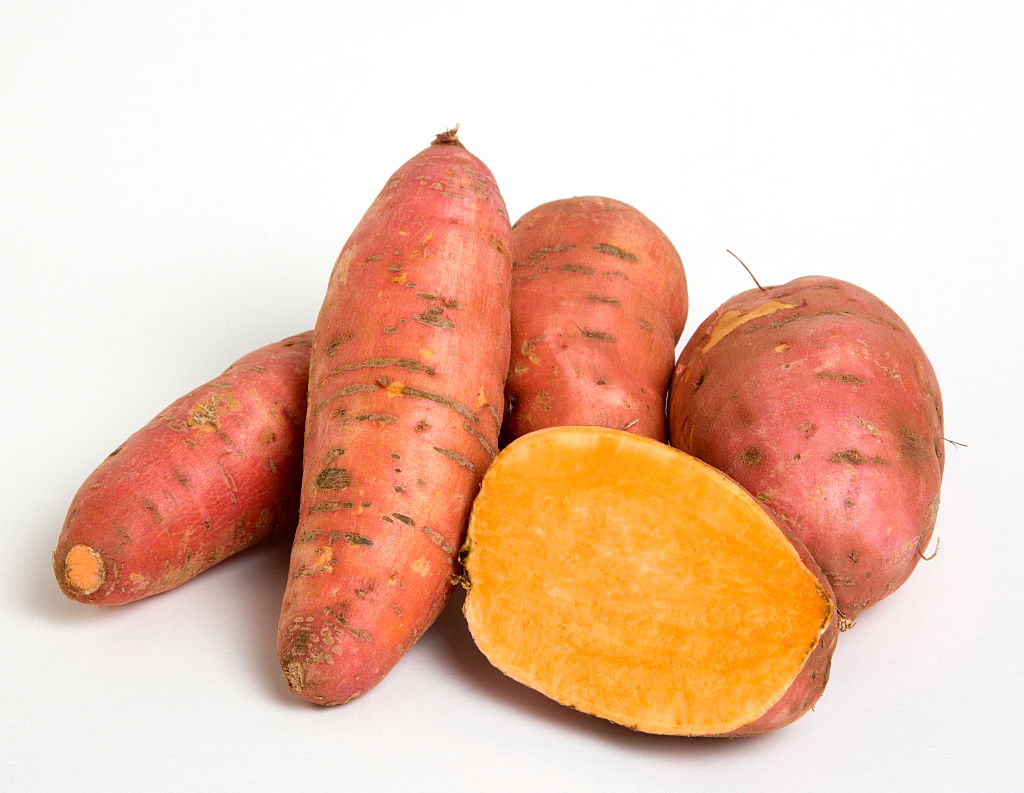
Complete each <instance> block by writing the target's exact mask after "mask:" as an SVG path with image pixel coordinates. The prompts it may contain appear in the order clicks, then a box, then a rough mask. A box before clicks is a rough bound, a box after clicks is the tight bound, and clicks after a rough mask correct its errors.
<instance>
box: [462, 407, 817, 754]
mask: <svg viewBox="0 0 1024 793" xmlns="http://www.w3.org/2000/svg"><path fill="white" fill-rule="evenodd" d="M463 559H464V564H465V569H466V575H467V577H468V579H469V592H468V594H467V596H466V603H465V615H466V619H467V621H468V623H469V628H470V631H471V632H472V634H473V638H474V640H475V641H476V643H477V645H478V647H479V648H480V650H481V651H482V652H483V653H484V655H486V656H487V658H488V659H489V660H490V661H491V663H492V664H494V665H495V666H496V667H498V669H500V670H501V671H503V672H504V673H505V674H507V675H509V676H510V677H512V678H514V679H515V680H518V681H519V682H521V683H524V684H526V685H528V686H530V687H531V688H534V689H536V690H537V691H540V692H541V693H543V694H546V695H547V696H549V697H551V698H552V699H555V700H557V701H558V702H561V703H563V704H565V705H570V706H572V707H574V708H576V709H578V710H581V711H585V712H587V713H592V714H594V715H597V716H602V717H604V718H606V719H609V720H611V721H614V722H617V723H619V724H623V725H626V726H628V727H631V728H633V729H636V730H641V731H644V732H653V733H665V734H672V735H752V734H756V733H762V732H767V731H769V730H773V729H776V728H779V727H782V726H784V725H786V724H788V723H790V722H791V721H793V720H794V719H796V718H798V717H799V716H800V715H802V714H803V713H804V712H806V711H807V709H808V708H810V707H811V705H813V704H814V702H815V701H816V700H817V699H818V697H819V696H820V695H821V692H822V690H823V689H824V687H825V683H826V681H827V679H828V670H829V664H830V660H831V656H832V650H833V648H834V646H835V640H836V616H835V614H836V609H835V603H834V600H833V596H832V592H831V589H830V587H829V585H828V583H827V582H826V581H825V579H824V577H823V576H822V575H821V572H820V571H819V570H818V567H817V565H815V563H814V562H813V560H812V559H811V558H810V556H809V555H808V554H807V552H806V551H805V550H804V549H803V548H802V546H800V545H799V543H798V542H797V543H794V542H792V541H791V540H790V539H789V538H788V537H787V534H786V533H785V532H784V531H783V530H782V528H781V527H780V526H779V524H777V523H776V521H775V520H774V518H773V517H772V516H771V515H770V514H769V513H767V512H766V511H765V510H764V509H763V508H762V507H761V506H760V505H759V504H758V503H757V502H756V501H755V500H754V499H753V498H752V497H751V496H750V495H749V494H748V493H746V492H745V491H744V490H743V489H742V488H741V487H740V486H739V485H737V484H736V483H735V482H733V481H732V480H730V479H729V478H728V477H726V476H724V475H723V474H721V473H720V472H719V471H716V470H714V469H713V468H711V467H710V466H708V465H706V464H704V463H702V462H700V461H699V460H697V459H695V458H693V457H690V456H689V455H686V454H683V453H682V452H679V451H677V450H675V449H673V448H671V447H670V446H666V445H664V444H662V443H658V442H656V441H652V440H649V439H647V438H641V437H637V436H635V435H631V434H629V433H626V432H620V431H617V430H609V429H605V428H599V427H560V428H554V429H546V430H539V431H537V432H534V433H531V434H529V435H525V436H523V437H522V438H520V439H519V440H517V441H515V442H513V443H512V444H510V445H509V446H507V447H506V448H505V449H504V450H503V451H502V452H501V454H500V455H499V456H498V458H497V459H496V460H495V462H494V464H493V465H492V466H491V468H490V470H489V471H488V473H487V475H486V476H485V477H484V481H483V485H482V487H481V490H480V495H479V496H478V498H477V500H476V503H475V505H474V507H473V514H472V517H471V519H470V526H469V536H468V539H467V541H466V546H465V547H464V549H463Z"/></svg>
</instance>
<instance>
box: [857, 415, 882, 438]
mask: <svg viewBox="0 0 1024 793" xmlns="http://www.w3.org/2000/svg"><path fill="white" fill-rule="evenodd" d="M854 421H856V422H857V423H858V424H860V425H861V426H862V427H863V428H864V429H866V430H867V431H868V432H870V433H871V435H872V436H875V435H878V427H876V426H875V425H874V424H872V423H871V422H870V421H868V420H867V419H862V418H861V417H860V416H856V417H855V418H854Z"/></svg>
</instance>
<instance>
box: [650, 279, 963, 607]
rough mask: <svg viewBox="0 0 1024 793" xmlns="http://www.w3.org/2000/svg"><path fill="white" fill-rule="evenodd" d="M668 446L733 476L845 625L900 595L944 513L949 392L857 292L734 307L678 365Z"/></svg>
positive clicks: (759, 294) (748, 298)
mask: <svg viewBox="0 0 1024 793" xmlns="http://www.w3.org/2000/svg"><path fill="white" fill-rule="evenodd" d="M669 425H670V430H671V435H672V443H673V444H674V445H675V446H677V447H679V448H680V449H682V450H684V451H687V452H689V453H691V454H694V455H696V456H697V457H699V458H701V459H702V460H705V461H706V462H708V463H710V464H711V465H713V466H715V467H716V468H719V469H721V470H722V471H724V472H726V473H727V474H729V475H730V476H732V477H733V478H734V479H736V481H738V482H739V483H740V484H741V485H743V486H744V487H746V488H747V489H748V490H749V491H750V492H751V493H753V494H754V495H755V496H756V497H757V499H758V500H759V501H760V502H761V503H763V504H765V505H766V506H768V507H770V508H771V509H772V510H774V511H775V513H776V514H777V515H778V517H779V518H780V519H781V520H782V521H783V522H784V523H785V524H786V525H787V527H788V528H789V529H790V530H791V531H792V532H793V533H794V534H796V535H797V536H798V537H799V538H800V539H801V540H802V541H803V543H804V544H805V545H806V546H807V549H808V550H809V551H810V552H811V554H812V555H813V556H814V558H815V559H816V560H817V562H818V564H820V565H821V568H822V570H824V571H825V575H826V576H828V579H829V581H830V582H831V584H832V586H833V588H834V589H835V592H836V598H837V601H838V603H839V608H840V611H841V612H842V615H843V617H844V618H845V619H846V620H847V622H846V623H844V625H848V624H849V620H852V619H854V618H855V617H856V616H857V614H859V613H860V612H861V611H862V610H863V609H865V608H867V607H868V606H870V605H871V604H873V603H877V602H878V601H879V600H881V599H882V598H884V597H886V596H887V595H889V594H890V593H892V592H893V591H894V590H895V589H896V588H897V587H899V586H900V584H902V583H903V582H904V581H905V580H906V578H907V576H909V575H910V573H911V572H912V571H913V569H914V566H915V565H916V564H917V561H918V559H919V558H920V557H921V553H922V550H923V549H924V548H925V547H926V546H927V544H928V541H929V538H930V537H931V534H932V529H933V527H934V525H935V516H936V511H937V509H938V504H939V485H940V482H941V479H942V465H943V456H944V450H943V438H942V436H943V430H942V401H941V397H940V394H939V384H938V381H937V380H936V378H935V373H934V371H933V370H932V367H931V365H930V364H929V362H928V359H927V358H926V357H925V354H924V351H923V350H922V349H921V346H920V345H919V344H918V342H917V340H916V339H915V338H914V336H913V334H912V333H911V332H910V329H909V328H907V326H906V325H905V324H904V322H903V321H902V320H901V319H900V318H899V317H898V316H897V315H896V314H895V312H893V310H892V309H890V308H889V307H888V306H887V305H885V303H883V302H882V301H881V300H879V299H878V298H877V297H875V296H874V295H872V294H871V293H869V292H867V291H865V290H863V289H860V288H858V287H856V286H854V285H853V284H849V283H846V282H844V281H838V280H836V279H834V278H826V277H823V276H810V277H806V278H798V279H796V280H794V281H790V282H789V283H788V284H785V285H783V286H774V287H770V288H768V289H766V290H764V291H761V290H760V289H751V290H749V291H747V292H744V293H742V294H739V295H737V296H735V297H733V298H732V299H731V300H728V301H727V302H725V303H724V304H723V305H722V306H721V307H720V308H719V309H718V310H717V311H715V312H714V313H713V314H712V315H711V316H710V317H708V318H707V319H706V320H705V321H704V323H703V324H702V325H701V326H700V327H699V328H698V329H697V332H696V333H695V334H694V336H693V338H692V339H690V341H689V343H688V344H687V345H686V348H685V349H684V350H683V352H682V354H681V355H680V357H679V362H678V364H677V366H676V370H675V375H674V380H673V385H672V392H671V397H670V402H669Z"/></svg>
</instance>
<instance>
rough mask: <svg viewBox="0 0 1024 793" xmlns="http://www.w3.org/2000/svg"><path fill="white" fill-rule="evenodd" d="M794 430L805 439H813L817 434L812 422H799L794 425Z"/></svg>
mask: <svg viewBox="0 0 1024 793" xmlns="http://www.w3.org/2000/svg"><path fill="white" fill-rule="evenodd" d="M796 428H797V429H798V430H800V434H801V435H803V436H804V437H805V438H813V437H814V436H815V435H816V434H817V432H818V428H817V427H816V426H814V422H813V421H801V422H800V423H799V424H797V425H796Z"/></svg>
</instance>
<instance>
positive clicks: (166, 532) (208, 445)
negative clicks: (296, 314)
mask: <svg viewBox="0 0 1024 793" xmlns="http://www.w3.org/2000/svg"><path fill="white" fill-rule="evenodd" d="M311 343H312V331H308V332H306V333H303V334H299V335H297V336H292V337H290V338H288V339H284V340H283V341H280V342H276V343H274V344H269V345H267V346H265V347H262V348H260V349H258V350H256V351H255V352H252V353H250V354H249V355H246V356H245V357H243V358H241V359H239V360H238V361H236V362H235V363H233V364H231V366H229V367H228V368H227V370H225V372H224V373H223V374H222V375H220V376H219V377H217V378H215V379H213V380H211V381H210V382H208V383H206V384H205V385H202V386H200V387H199V388H197V389H195V390H193V391H191V392H189V393H188V394H186V395H184V396H183V397H181V398H180V399H178V400H176V401H175V402H173V403H172V404H170V405H169V406H168V407H167V408H165V409H164V410H163V411H161V412H160V414H159V415H158V416H156V418H154V419H153V420H152V421H151V422H149V423H148V424H147V425H146V426H145V427H143V428H142V429H140V430H139V431H138V432H136V433H135V434H133V435H132V436H131V437H130V438H128V439H127V440H126V441H125V442H124V443H122V444H121V445H120V446H119V447H118V448H117V449H115V450H114V451H113V452H112V453H111V454H110V455H109V456H108V457H107V458H106V459H105V460H104V461H103V462H102V463H101V464H100V465H99V467H98V468H96V470H95V471H93V473H92V474H90V475H89V477H88V479H86V480H85V483H84V484H83V485H82V486H81V488H80V489H79V491H78V493H77V494H76V495H75V497H74V499H73V500H72V502H71V507H70V509H69V510H68V514H67V518H66V519H65V521H64V526H63V528H62V530H61V534H60V538H59V540H58V542H57V548H56V551H55V552H54V555H53V561H54V573H55V575H56V577H57V583H58V584H59V585H60V587H61V590H62V591H63V592H64V594H65V595H67V596H68V597H69V598H72V599H73V600H77V601H80V602H82V603H90V604H93V605H103V606H106V605H116V604H123V603H129V602H131V601H134V600H138V599H140V598H144V597H148V596H150V595H155V594H157V593H160V592H164V591H165V590H168V589H171V588H172V587H176V586H178V585H179V584H181V583H183V582H185V581H187V580H189V579H190V578H192V577H194V576H196V575H198V574H199V573H201V572H202V571H203V570H206V569H207V568H209V567H210V566H212V565H214V564H216V563H217V562H219V561H221V560H223V559H225V558H227V557H228V556H231V555H232V554H234V553H237V552H238V551H241V550H243V549H244V548H247V547H249V546H250V545H253V544H254V543H256V542H258V541H259V540H261V539H262V538H263V537H265V536H266V535H268V534H270V533H271V532H273V531H276V530H277V529H278V528H279V527H288V528H290V527H292V526H293V525H294V522H295V518H296V510H297V506H298V495H299V481H300V474H301V471H300V464H301V450H302V427H303V416H304V414H305V408H306V384H307V379H308V370H309V353H310V348H311ZM81 560H84V562H85V563H86V564H88V565H90V569H89V570H88V571H87V572H88V574H89V575H90V576H92V575H94V574H95V581H92V582H91V583H90V582H88V581H86V580H83V579H82V576H81V574H80V573H76V569H75V565H76V561H77V563H79V564H80V563H81ZM76 584H77V585H76Z"/></svg>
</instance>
